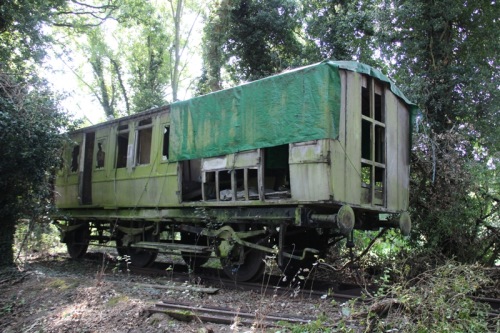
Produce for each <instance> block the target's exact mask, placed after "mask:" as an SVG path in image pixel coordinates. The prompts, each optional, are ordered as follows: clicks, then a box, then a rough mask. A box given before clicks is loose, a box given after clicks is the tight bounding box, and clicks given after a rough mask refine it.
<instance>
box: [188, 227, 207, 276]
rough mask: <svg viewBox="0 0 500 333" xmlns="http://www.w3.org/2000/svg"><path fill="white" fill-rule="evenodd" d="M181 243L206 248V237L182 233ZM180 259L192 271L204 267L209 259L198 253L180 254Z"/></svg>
mask: <svg viewBox="0 0 500 333" xmlns="http://www.w3.org/2000/svg"><path fill="white" fill-rule="evenodd" d="M181 237H182V243H183V244H189V245H206V246H208V237H207V236H200V235H197V234H195V233H191V232H185V233H182V236H181ZM181 256H182V259H183V260H184V262H185V263H186V265H188V266H189V267H190V268H191V269H192V270H195V269H196V268H198V267H200V266H202V265H204V264H206V263H207V261H208V260H209V259H210V257H209V256H208V255H203V254H199V253H190V252H181Z"/></svg>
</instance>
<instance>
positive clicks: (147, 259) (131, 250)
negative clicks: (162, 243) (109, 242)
mask: <svg viewBox="0 0 500 333" xmlns="http://www.w3.org/2000/svg"><path fill="white" fill-rule="evenodd" d="M116 234H117V238H116V251H117V252H118V254H119V255H120V256H129V257H130V264H131V265H132V266H135V267H147V266H149V265H151V264H152V263H153V262H154V261H155V260H156V257H157V256H158V250H156V249H143V248H137V247H129V246H127V245H126V244H123V239H124V237H125V234H124V233H123V232H120V231H117V232H116ZM140 238H141V239H140V240H139V241H146V242H155V241H157V240H158V236H155V235H154V234H153V231H147V232H145V233H144V234H143V235H141V237H140Z"/></svg>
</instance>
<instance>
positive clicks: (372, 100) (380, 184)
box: [55, 61, 414, 280]
mask: <svg viewBox="0 0 500 333" xmlns="http://www.w3.org/2000/svg"><path fill="white" fill-rule="evenodd" d="M413 109H414V106H413V105H412V104H411V103H410V102H409V101H408V100H406V98H405V97H404V96H403V94H402V93H401V92H400V91H399V90H398V89H397V88H396V87H395V86H394V85H393V84H392V83H391V82H390V81H389V80H388V79H387V78H386V77H385V76H383V75H382V74H380V73H379V72H377V71H376V70H374V69H373V68H371V67H368V66H366V65H363V64H359V63H354V62H332V61H326V62H322V63H319V64H316V65H312V66H308V67H303V68H300V69H296V70H293V71H289V72H286V73H283V74H280V75H276V76H272V77H269V78H266V79H263V80H258V81H254V82H251V83H248V84H244V85H242V86H238V87H235V88H231V89H227V90H223V91H219V92H215V93H211V94H208V95H205V96H201V97H197V98H193V99H190V100H187V101H182V102H177V103H174V104H171V105H169V106H165V107H160V108H157V109H153V110H148V111H145V112H142V113H138V114H135V115H132V116H128V117H124V118H120V119H116V120H112V121H108V122H105V123H102V124H98V125H95V126H91V127H87V128H83V129H80V130H77V131H75V132H73V133H71V137H72V140H73V141H74V144H73V145H72V146H68V147H67V149H65V161H66V163H65V166H64V167H63V168H62V170H61V171H60V172H59V174H58V176H57V178H56V204H57V207H58V209H59V215H58V216H56V217H55V218H56V219H57V220H58V221H60V225H61V229H62V230H63V236H64V237H63V239H64V240H65V241H66V242H67V244H68V250H69V252H70V254H71V255H72V256H74V257H77V256H80V255H82V254H83V253H84V252H85V250H86V245H87V244H88V242H89V241H98V242H101V243H103V242H107V241H109V240H115V241H116V244H117V247H118V251H119V252H121V253H128V254H131V256H132V259H133V261H134V260H135V261H136V263H137V264H138V265H147V264H149V263H150V262H151V261H152V260H154V257H155V254H156V253H157V252H158V251H160V252H162V251H176V252H180V253H182V255H183V257H184V258H185V259H186V261H187V262H190V263H191V264H192V265H199V264H201V263H203V262H205V261H206V258H207V256H208V255H209V254H210V253H215V254H216V255H217V256H219V257H220V258H221V260H222V261H223V262H224V263H225V266H226V267H228V268H227V272H228V273H231V274H236V276H235V278H237V279H239V280H249V279H252V278H254V277H256V276H258V275H259V273H260V272H261V269H262V267H261V265H260V263H261V262H262V256H263V255H264V254H266V253H267V254H274V255H276V257H277V260H278V263H279V265H280V267H282V268H285V267H295V266H296V265H294V264H290V263H295V264H297V265H298V266H300V265H301V263H304V262H307V261H308V258H309V260H310V258H311V256H313V255H315V254H320V253H322V252H324V251H325V249H326V248H327V247H328V246H329V245H331V244H332V239H333V240H335V239H338V238H340V237H342V236H343V235H350V234H351V231H352V230H353V229H375V228H380V227H382V226H400V227H401V228H402V230H403V231H404V232H408V231H409V224H410V221H409V217H408V214H407V213H406V211H407V209H408V195H409V193H408V190H409V153H410V136H411V133H410V131H411V115H412V111H413ZM387 216H391V218H387Z"/></svg>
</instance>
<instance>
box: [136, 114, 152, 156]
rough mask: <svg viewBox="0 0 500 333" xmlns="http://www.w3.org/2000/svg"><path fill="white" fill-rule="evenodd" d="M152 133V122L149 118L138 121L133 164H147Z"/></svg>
mask: <svg viewBox="0 0 500 333" xmlns="http://www.w3.org/2000/svg"><path fill="white" fill-rule="evenodd" d="M152 134H153V123H152V121H151V118H148V119H144V120H141V121H139V126H138V127H137V136H136V139H137V145H136V156H135V164H136V165H141V164H149V163H150V160H151V139H152Z"/></svg>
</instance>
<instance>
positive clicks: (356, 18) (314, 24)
mask: <svg viewBox="0 0 500 333" xmlns="http://www.w3.org/2000/svg"><path fill="white" fill-rule="evenodd" d="M376 4H377V2H376V1H363V2H359V1H330V0H308V1H303V2H302V17H303V22H304V25H305V39H306V40H307V47H308V50H309V56H308V59H309V61H321V60H323V59H334V60H358V61H361V62H364V63H367V64H370V65H379V66H381V65H382V63H381V62H378V63H377V61H376V60H375V59H374V57H373V55H374V51H375V42H376V39H375V26H376V23H377V18H376V16H375V13H376V10H375V8H376Z"/></svg>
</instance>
